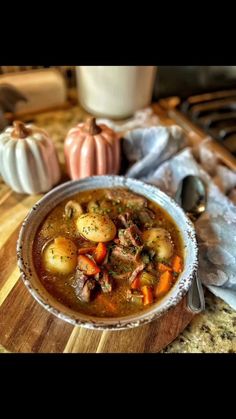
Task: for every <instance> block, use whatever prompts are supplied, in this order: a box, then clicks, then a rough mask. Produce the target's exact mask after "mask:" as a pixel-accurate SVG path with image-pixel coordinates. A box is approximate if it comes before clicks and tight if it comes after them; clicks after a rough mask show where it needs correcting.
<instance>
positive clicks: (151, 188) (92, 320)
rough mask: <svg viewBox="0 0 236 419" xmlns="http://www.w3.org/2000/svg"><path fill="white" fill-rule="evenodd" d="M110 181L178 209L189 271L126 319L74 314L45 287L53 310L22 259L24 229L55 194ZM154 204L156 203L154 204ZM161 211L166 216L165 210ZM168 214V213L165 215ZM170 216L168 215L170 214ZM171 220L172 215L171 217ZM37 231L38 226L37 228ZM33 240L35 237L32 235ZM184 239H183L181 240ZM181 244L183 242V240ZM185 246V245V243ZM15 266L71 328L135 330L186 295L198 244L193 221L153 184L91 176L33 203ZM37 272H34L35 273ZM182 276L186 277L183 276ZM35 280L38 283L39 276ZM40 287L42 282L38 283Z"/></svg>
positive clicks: (37, 295) (31, 288)
mask: <svg viewBox="0 0 236 419" xmlns="http://www.w3.org/2000/svg"><path fill="white" fill-rule="evenodd" d="M108 180H110V181H112V182H113V183H114V187H124V188H128V189H130V190H131V191H133V190H132V186H134V187H135V186H138V187H140V188H142V189H143V192H144V193H145V192H146V193H147V194H148V193H149V194H152V193H154V194H155V193H157V195H158V197H159V198H164V200H167V202H168V201H169V204H170V205H171V206H172V207H174V208H175V209H176V210H178V213H179V214H181V216H182V219H183V220H184V222H185V225H186V228H187V229H188V230H187V236H188V240H189V243H191V245H190V246H191V247H192V249H191V250H192V252H193V256H192V258H193V260H191V269H190V268H189V267H186V269H184V271H183V272H182V273H181V274H180V275H179V277H178V280H177V281H176V283H175V285H174V286H173V287H172V289H171V291H170V292H168V293H167V295H166V296H165V297H163V298H162V299H161V300H159V301H158V302H157V303H154V304H152V305H151V306H150V307H149V308H148V309H146V310H142V311H140V312H137V313H135V314H132V315H129V316H121V317H96V316H90V315H87V314H83V313H81V312H79V311H73V310H70V309H69V308H68V307H67V306H66V305H64V304H60V303H59V304H58V301H57V300H56V299H55V298H54V297H53V296H52V295H51V294H50V293H49V292H48V291H47V290H46V288H44V287H43V286H42V287H43V288H44V289H45V290H46V291H47V292H46V293H47V294H48V295H49V297H50V300H51V301H53V302H54V303H55V304H56V305H57V306H61V307H60V308H59V309H58V308H55V306H54V305H53V303H50V304H49V303H48V302H46V301H45V298H44V297H42V295H41V293H40V291H39V290H38V289H36V288H35V287H34V286H33V285H32V283H31V278H32V276H33V275H32V271H31V268H30V266H29V263H28V260H25V259H26V258H25V257H24V236H25V234H26V232H27V229H28V228H29V225H30V221H31V219H32V218H35V217H36V216H37V211H38V209H39V208H41V207H42V206H43V205H44V204H45V202H50V201H51V200H52V199H53V197H54V196H55V195H57V194H58V193H60V192H62V191H65V190H67V189H68V188H70V187H73V186H75V187H76V186H77V185H78V189H79V186H81V185H82V184H83V183H86V182H87V183H88V184H89V185H90V184H91V187H89V185H88V187H86V186H85V189H82V190H94V189H101V188H109V187H112V186H99V187H97V188H96V186H95V185H93V182H94V181H98V182H99V181H100V182H101V184H102V183H103V181H108ZM117 182H118V183H119V182H122V185H120V184H117ZM79 192H81V191H80V190H78V191H77V192H73V193H72V194H71V195H69V196H73V195H75V194H76V193H79ZM133 192H134V193H138V194H140V195H143V196H145V197H146V198H147V199H149V200H151V201H153V199H152V198H149V197H148V196H147V195H145V194H144V193H143V194H142V192H135V191H133ZM69 196H67V197H64V196H62V197H61V199H60V201H59V202H61V201H63V200H65V199H66V198H69ZM59 202H57V203H56V204H55V205H54V206H52V207H51V208H50V210H49V211H48V212H47V214H48V213H49V212H50V211H52V209H53V208H55V207H56V206H57V205H58V204H59ZM154 202H156V201H154ZM156 203H157V204H158V205H159V206H160V207H162V205H161V204H160V203H158V202H156ZM164 210H165V211H166V212H167V213H168V209H166V208H164ZM47 214H46V215H45V216H44V218H42V219H41V221H40V222H39V224H40V223H41V222H42V221H43V219H45V217H46V216H47ZM168 214H169V213H168ZM169 215H170V214H169ZM170 216H171V218H172V219H173V216H172V215H170ZM174 222H175V223H176V224H177V227H178V229H179V230H180V234H181V235H183V234H182V233H183V231H184V229H183V228H182V227H180V226H179V225H178V223H177V222H176V220H174ZM37 228H38V227H37ZM34 238H35V235H34ZM182 239H183V238H182ZM183 241H184V240H183ZM184 244H185V243H184ZM17 264H18V268H19V270H20V273H21V278H22V280H23V283H24V284H25V286H26V287H27V289H28V291H29V292H30V293H31V295H32V296H33V298H34V299H35V300H36V301H37V302H38V303H39V304H40V305H41V306H43V307H44V308H45V309H46V310H47V311H49V312H50V313H51V314H53V315H55V316H56V317H58V318H60V319H61V320H64V321H66V322H68V323H70V324H72V325H74V326H79V327H85V328H87V329H95V330H124V329H128V328H134V327H137V326H141V325H144V324H146V323H149V322H151V321H153V320H155V319H157V318H159V317H161V316H162V315H163V314H165V313H167V311H169V310H170V309H171V308H173V307H174V306H176V305H177V304H178V303H179V302H180V301H181V300H182V298H183V297H184V295H185V294H186V293H187V291H188V289H189V288H190V286H191V283H192V281H193V279H194V277H195V275H196V273H197V267H198V245H197V239H196V232H195V228H194V225H193V223H192V221H191V220H190V219H189V218H188V217H187V216H186V214H185V212H184V211H183V209H182V208H181V207H180V206H179V205H178V204H177V203H176V201H175V200H174V199H173V198H171V197H170V196H169V195H167V194H166V193H165V192H163V191H162V190H161V189H159V188H158V187H157V186H155V185H153V184H148V183H145V182H143V181H141V180H139V179H134V178H129V177H125V176H118V175H101V176H98V175H97V176H90V177H87V178H83V179H79V180H70V181H67V182H64V183H62V184H60V185H58V186H57V187H55V188H53V189H52V190H50V191H49V192H48V193H46V194H45V195H44V196H43V197H42V198H41V199H39V201H37V202H36V204H35V205H34V206H33V207H32V208H31V209H30V210H29V212H28V214H27V216H26V217H25V219H24V221H23V223H22V226H21V229H20V232H19V236H18V240H17ZM186 270H187V272H185V271H186ZM35 273H36V272H35ZM184 273H185V276H184ZM38 280H39V281H40V279H39V277H38ZM181 280H182V282H183V284H182V286H181V287H180V286H179V291H178V293H177V295H176V296H175V297H174V298H171V295H172V294H171V292H172V293H173V289H175V288H178V285H179V284H180V283H181ZM41 285H42V283H41ZM65 310H66V311H67V312H68V311H69V312H72V311H73V312H74V314H73V315H71V314H70V315H68V314H67V313H66V312H65Z"/></svg>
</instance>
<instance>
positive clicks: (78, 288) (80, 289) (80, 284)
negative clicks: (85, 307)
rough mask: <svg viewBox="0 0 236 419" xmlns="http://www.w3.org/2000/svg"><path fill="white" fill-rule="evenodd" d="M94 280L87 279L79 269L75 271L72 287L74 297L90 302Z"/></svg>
mask: <svg viewBox="0 0 236 419" xmlns="http://www.w3.org/2000/svg"><path fill="white" fill-rule="evenodd" d="M95 284H96V283H95V280H94V279H92V278H89V277H88V276H87V275H85V274H84V273H83V272H82V271H81V270H80V269H78V268H77V269H76V273H75V279H74V282H73V284H72V286H73V287H74V288H75V294H76V296H77V297H78V298H79V299H80V300H81V301H83V302H84V303H88V302H89V301H90V300H91V292H92V290H93V289H94V288H95Z"/></svg>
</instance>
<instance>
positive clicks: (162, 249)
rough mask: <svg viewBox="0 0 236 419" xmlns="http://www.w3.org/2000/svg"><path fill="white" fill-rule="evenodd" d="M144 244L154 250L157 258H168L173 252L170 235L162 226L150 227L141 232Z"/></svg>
mask: <svg viewBox="0 0 236 419" xmlns="http://www.w3.org/2000/svg"><path fill="white" fill-rule="evenodd" d="M143 241H144V244H145V245H146V246H147V247H149V248H150V249H153V250H155V252H156V255H157V258H160V259H168V258H170V257H171V256H172V254H173V244H172V241H171V236H170V234H169V232H168V231H167V230H165V229H164V228H150V229H149V230H146V231H144V233H143Z"/></svg>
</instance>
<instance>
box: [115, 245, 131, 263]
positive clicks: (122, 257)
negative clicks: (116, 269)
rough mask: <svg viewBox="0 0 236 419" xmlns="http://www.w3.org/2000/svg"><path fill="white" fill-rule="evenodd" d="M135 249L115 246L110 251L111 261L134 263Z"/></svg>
mask: <svg viewBox="0 0 236 419" xmlns="http://www.w3.org/2000/svg"><path fill="white" fill-rule="evenodd" d="M135 255H136V251H135V249H134V248H132V249H128V248H125V247H122V246H115V247H114V248H113V249H112V252H111V257H110V260H111V263H112V264H113V263H115V264H116V265H117V264H118V265H119V264H122V263H124V262H126V263H129V264H134V263H135Z"/></svg>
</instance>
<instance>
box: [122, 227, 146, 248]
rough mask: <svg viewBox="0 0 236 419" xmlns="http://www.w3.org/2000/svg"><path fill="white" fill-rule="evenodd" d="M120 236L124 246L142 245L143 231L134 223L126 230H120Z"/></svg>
mask: <svg viewBox="0 0 236 419" xmlns="http://www.w3.org/2000/svg"><path fill="white" fill-rule="evenodd" d="M118 236H119V239H120V244H121V245H122V246H141V245H142V238H141V231H140V230H139V228H138V227H137V226H136V225H135V224H132V225H131V226H130V227H128V228H126V229H125V230H119V232H118Z"/></svg>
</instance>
